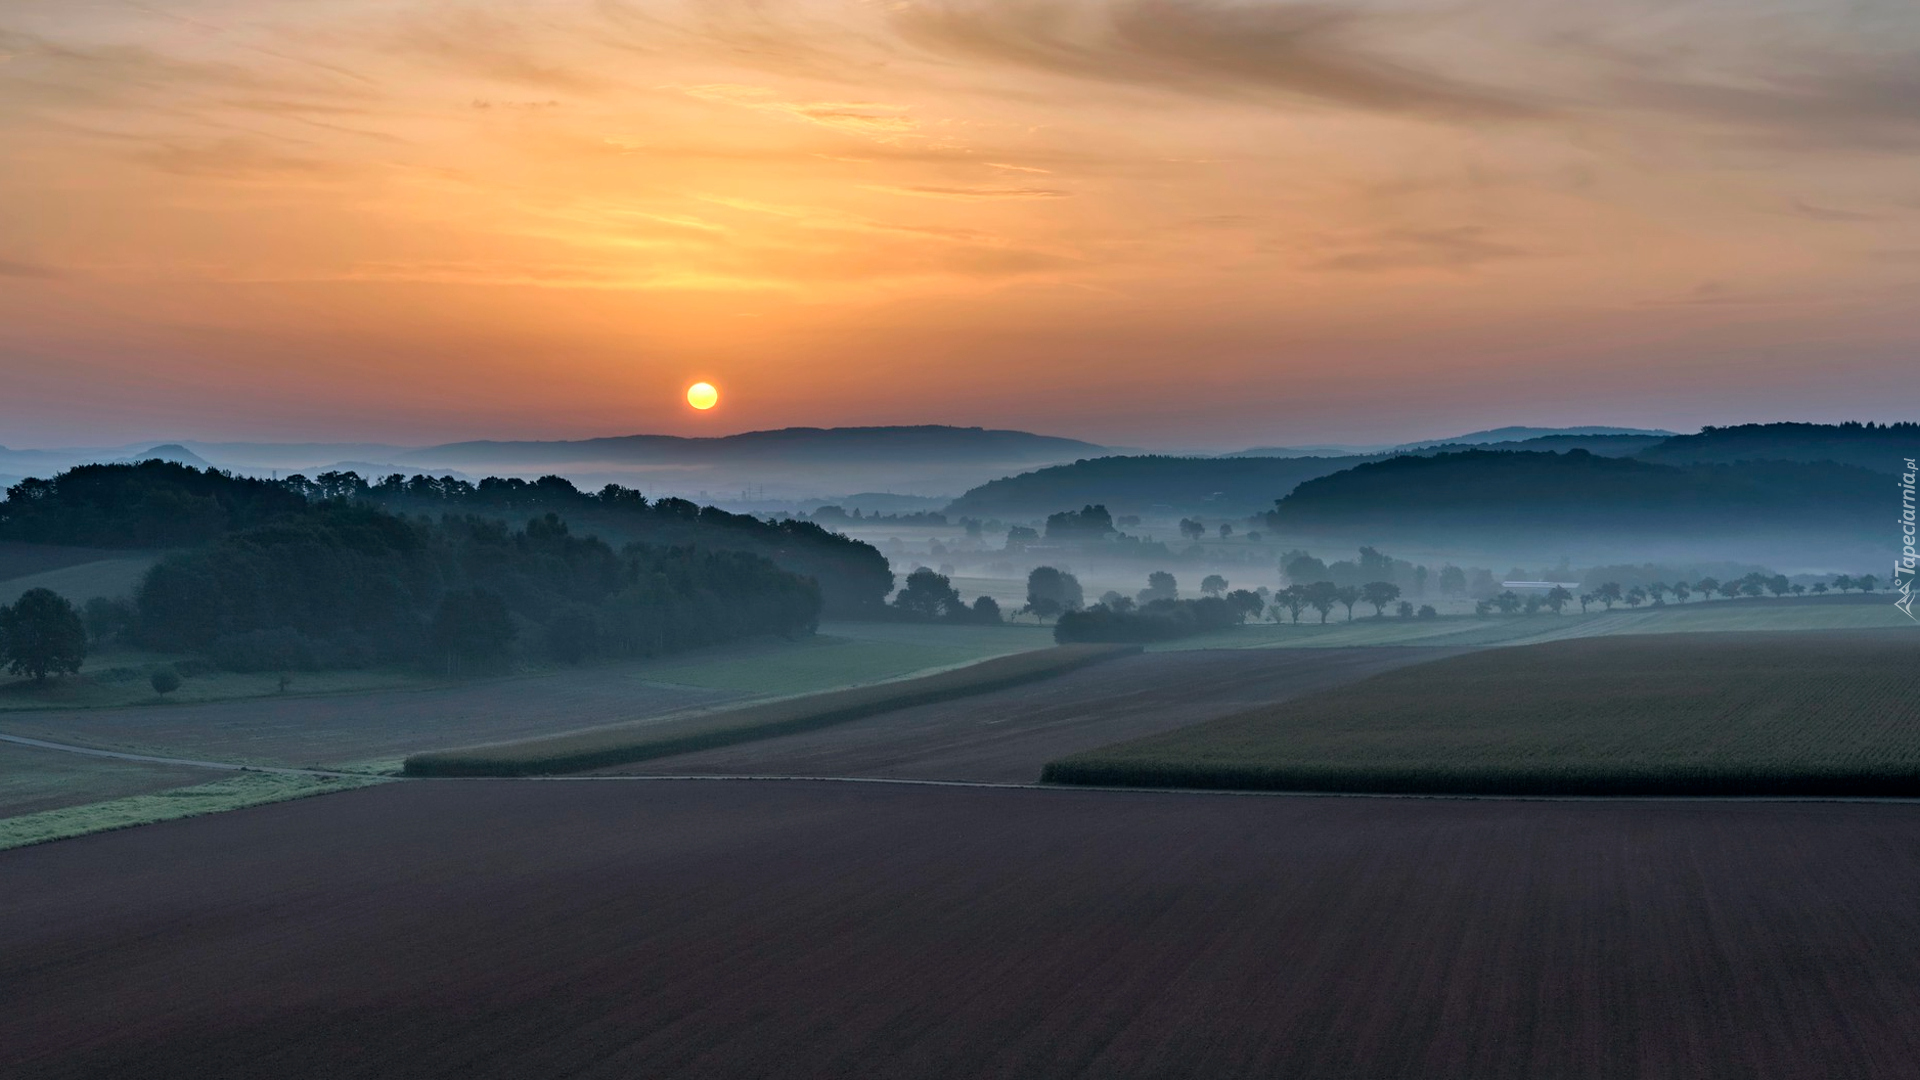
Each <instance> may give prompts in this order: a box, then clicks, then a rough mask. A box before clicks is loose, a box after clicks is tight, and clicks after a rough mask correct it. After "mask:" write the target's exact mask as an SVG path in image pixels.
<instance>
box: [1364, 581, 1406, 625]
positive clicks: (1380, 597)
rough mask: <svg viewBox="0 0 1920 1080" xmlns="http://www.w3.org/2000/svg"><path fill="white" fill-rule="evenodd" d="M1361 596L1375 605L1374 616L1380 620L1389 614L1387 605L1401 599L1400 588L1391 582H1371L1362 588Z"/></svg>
mask: <svg viewBox="0 0 1920 1080" xmlns="http://www.w3.org/2000/svg"><path fill="white" fill-rule="evenodd" d="M1360 596H1361V598H1362V599H1363V600H1365V601H1366V602H1367V603H1369V604H1372V605H1373V614H1374V617H1375V618H1379V617H1381V616H1383V615H1385V614H1386V613H1387V605H1388V604H1391V603H1393V602H1394V601H1395V600H1398V599H1400V586H1398V585H1395V584H1394V583H1393V582H1391V581H1369V582H1367V583H1366V584H1365V585H1362V586H1360Z"/></svg>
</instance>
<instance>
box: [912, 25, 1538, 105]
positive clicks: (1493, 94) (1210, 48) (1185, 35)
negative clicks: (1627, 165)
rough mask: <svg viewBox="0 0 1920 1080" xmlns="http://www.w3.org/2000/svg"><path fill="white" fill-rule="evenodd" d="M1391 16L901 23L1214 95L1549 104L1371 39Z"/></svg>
mask: <svg viewBox="0 0 1920 1080" xmlns="http://www.w3.org/2000/svg"><path fill="white" fill-rule="evenodd" d="M1386 18H1387V17H1386V16H1383V15H1380V14H1377V13H1366V12H1362V11H1359V10H1356V9H1354V8H1352V7H1347V6H1334V5H1330V4H1310V3H1293V4H1244V3H1242V4H1235V3H1226V2H1208V0H1112V2H1105V3H1072V2H1069V0H999V2H988V0H931V2H926V3H920V4H915V5H912V6H909V7H906V8H904V9H902V10H901V11H900V12H899V13H898V14H897V15H896V17H895V27H896V29H897V30H898V32H899V33H900V34H901V36H902V37H903V38H905V39H906V40H907V41H909V42H912V43H914V44H916V45H919V46H921V47H923V48H927V49H930V50H932V51H934V52H936V53H941V54H945V55H948V56H956V57H963V58H966V59H969V60H985V61H989V62H994V63H999V64H1004V65H1009V66H1016V67H1022V68H1028V69H1032V70H1036V71H1043V72H1047V73H1050V74H1054V75H1059V76H1065V77H1069V78H1074V79H1081V80H1087V81H1092V82H1101V83H1110V84H1121V85H1130V86H1140V87H1150V88H1157V89H1163V90H1174V91H1179V92H1183V93H1187V94H1193V95H1200V96H1207V97H1214V98H1235V99H1251V100H1267V101H1271V100H1291V101H1296V102H1301V103H1317V104H1322V105H1334V106H1344V107H1350V108H1357V109H1364V110H1370V111H1379V112H1389V113H1405V114H1421V115H1437V116H1448V117H1461V118H1483V119H1484V118H1515V117H1522V116H1529V115H1534V114H1535V113H1537V112H1538V111H1539V109H1538V107H1537V106H1536V105H1533V104H1530V103H1528V102H1526V101H1524V100H1522V99H1521V98H1519V97H1518V96H1517V95H1513V94H1509V93H1506V92H1504V91H1501V90H1498V89H1495V88H1492V87H1483V86H1476V85H1474V84H1471V83H1468V82H1464V81H1460V80H1456V79H1453V78H1451V77H1448V76H1446V75H1443V74H1440V73H1438V72H1433V71H1428V70H1423V69H1421V68H1419V67H1416V66H1414V65H1412V64H1411V63H1409V62H1405V61H1401V60H1397V59H1393V58H1391V57H1389V56H1388V55H1386V54H1384V53H1383V52H1380V51H1376V50H1374V49H1372V48H1370V47H1369V46H1368V45H1367V44H1365V42H1364V40H1363V39H1366V38H1368V37H1370V36H1372V35H1373V34H1374V32H1375V31H1377V30H1379V29H1380V28H1381V27H1382V26H1383V25H1384V23H1385V20H1386Z"/></svg>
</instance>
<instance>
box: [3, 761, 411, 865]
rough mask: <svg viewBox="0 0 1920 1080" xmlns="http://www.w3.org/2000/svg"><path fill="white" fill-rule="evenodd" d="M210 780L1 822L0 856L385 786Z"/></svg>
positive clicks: (283, 777)
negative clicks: (76, 839)
mask: <svg viewBox="0 0 1920 1080" xmlns="http://www.w3.org/2000/svg"><path fill="white" fill-rule="evenodd" d="M209 775H218V774H210V773H208V772H205V771H200V772H199V773H198V777H197V779H199V780H201V781H203V782H201V783H191V784H186V785H182V786H176V787H169V788H166V789H164V790H159V791H150V792H146V793H143V794H139V795H127V796H123V797H121V798H117V799H108V800H106V801H104V802H92V803H87V804H85V805H77V806H62V807H58V808H55V809H51V810H41V811H38V812H36V813H30V814H20V815H18V816H15V817H4V818H0V851H4V850H6V849H8V848H15V847H25V846H28V845H30V844H42V843H46V842H47V841H49V840H64V839H68V838H71V837H76V836H86V835H88V834H90V833H97V832H107V831H110V830H113V829H125V828H131V827H132V826H135V825H152V824H154V823H156V822H161V821H175V820H178V819H180V818H186V817H199V816H201V815H203V814H219V813H224V812H226V811H229V810H239V809H242V808H244V807H249V806H260V805H263V804H266V803H275V802H285V801H287V800H289V799H304V798H306V797H308V796H310V795H328V794H332V793H334V792H340V791H348V790H351V789H353V788H356V787H362V786H365V785H367V784H377V783H384V782H385V781H381V780H376V779H374V778H372V777H352V776H311V775H302V774H287V773H258V772H244V773H233V774H227V775H224V776H220V778H219V779H216V780H206V779H205V778H206V777H207V776H209Z"/></svg>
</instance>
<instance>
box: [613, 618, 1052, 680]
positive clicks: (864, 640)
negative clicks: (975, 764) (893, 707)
mask: <svg viewBox="0 0 1920 1080" xmlns="http://www.w3.org/2000/svg"><path fill="white" fill-rule="evenodd" d="M1052 645H1053V632H1052V630H1051V629H1047V628H1043V627H1039V626H944V625H938V624H931V625H929V624H918V623H844V622H843V623H825V624H822V626H821V627H820V632H819V633H818V634H816V635H815V636H814V637H812V638H806V639H802V640H799V641H791V642H786V641H782V642H762V643H758V644H750V645H746V646H734V647H729V648H727V649H724V650H710V651H709V652H708V653H707V654H704V655H700V654H696V655H692V656H683V657H672V658H668V659H664V660H656V661H651V662H649V663H647V664H645V665H642V666H641V667H639V668H638V669H637V670H636V674H637V675H638V676H639V677H641V678H644V679H647V680H650V681H653V682H663V683H673V684H676V685H680V686H701V687H707V688H711V689H716V690H731V691H737V692H740V693H743V694H747V695H749V696H752V697H783V696H786V695H789V694H811V693H817V692H818V691H821V690H831V689H834V688H836V687H841V686H852V685H856V684H859V683H867V682H877V681H879V680H882V679H896V678H899V677H900V676H902V675H909V674H912V673H914V672H920V671H932V670H937V669H939V668H946V667H954V666H957V665H960V664H970V663H973V662H975V661H978V660H986V659H989V658H991V657H995V656H1006V655H1008V654H1010V653H1016V652H1027V651H1029V650H1033V649H1045V648H1048V647H1050V646H1052Z"/></svg>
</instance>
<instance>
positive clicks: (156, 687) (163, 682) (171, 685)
mask: <svg viewBox="0 0 1920 1080" xmlns="http://www.w3.org/2000/svg"><path fill="white" fill-rule="evenodd" d="M147 682H148V684H149V685H151V686H152V687H153V692H154V693H156V694H171V693H173V692H174V691H175V690H178V689H180V673H179V672H177V671H174V670H173V669H172V668H170V667H163V668H161V669H160V670H158V671H156V672H154V673H153V675H152V677H151V678H149V679H148V680H147Z"/></svg>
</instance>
